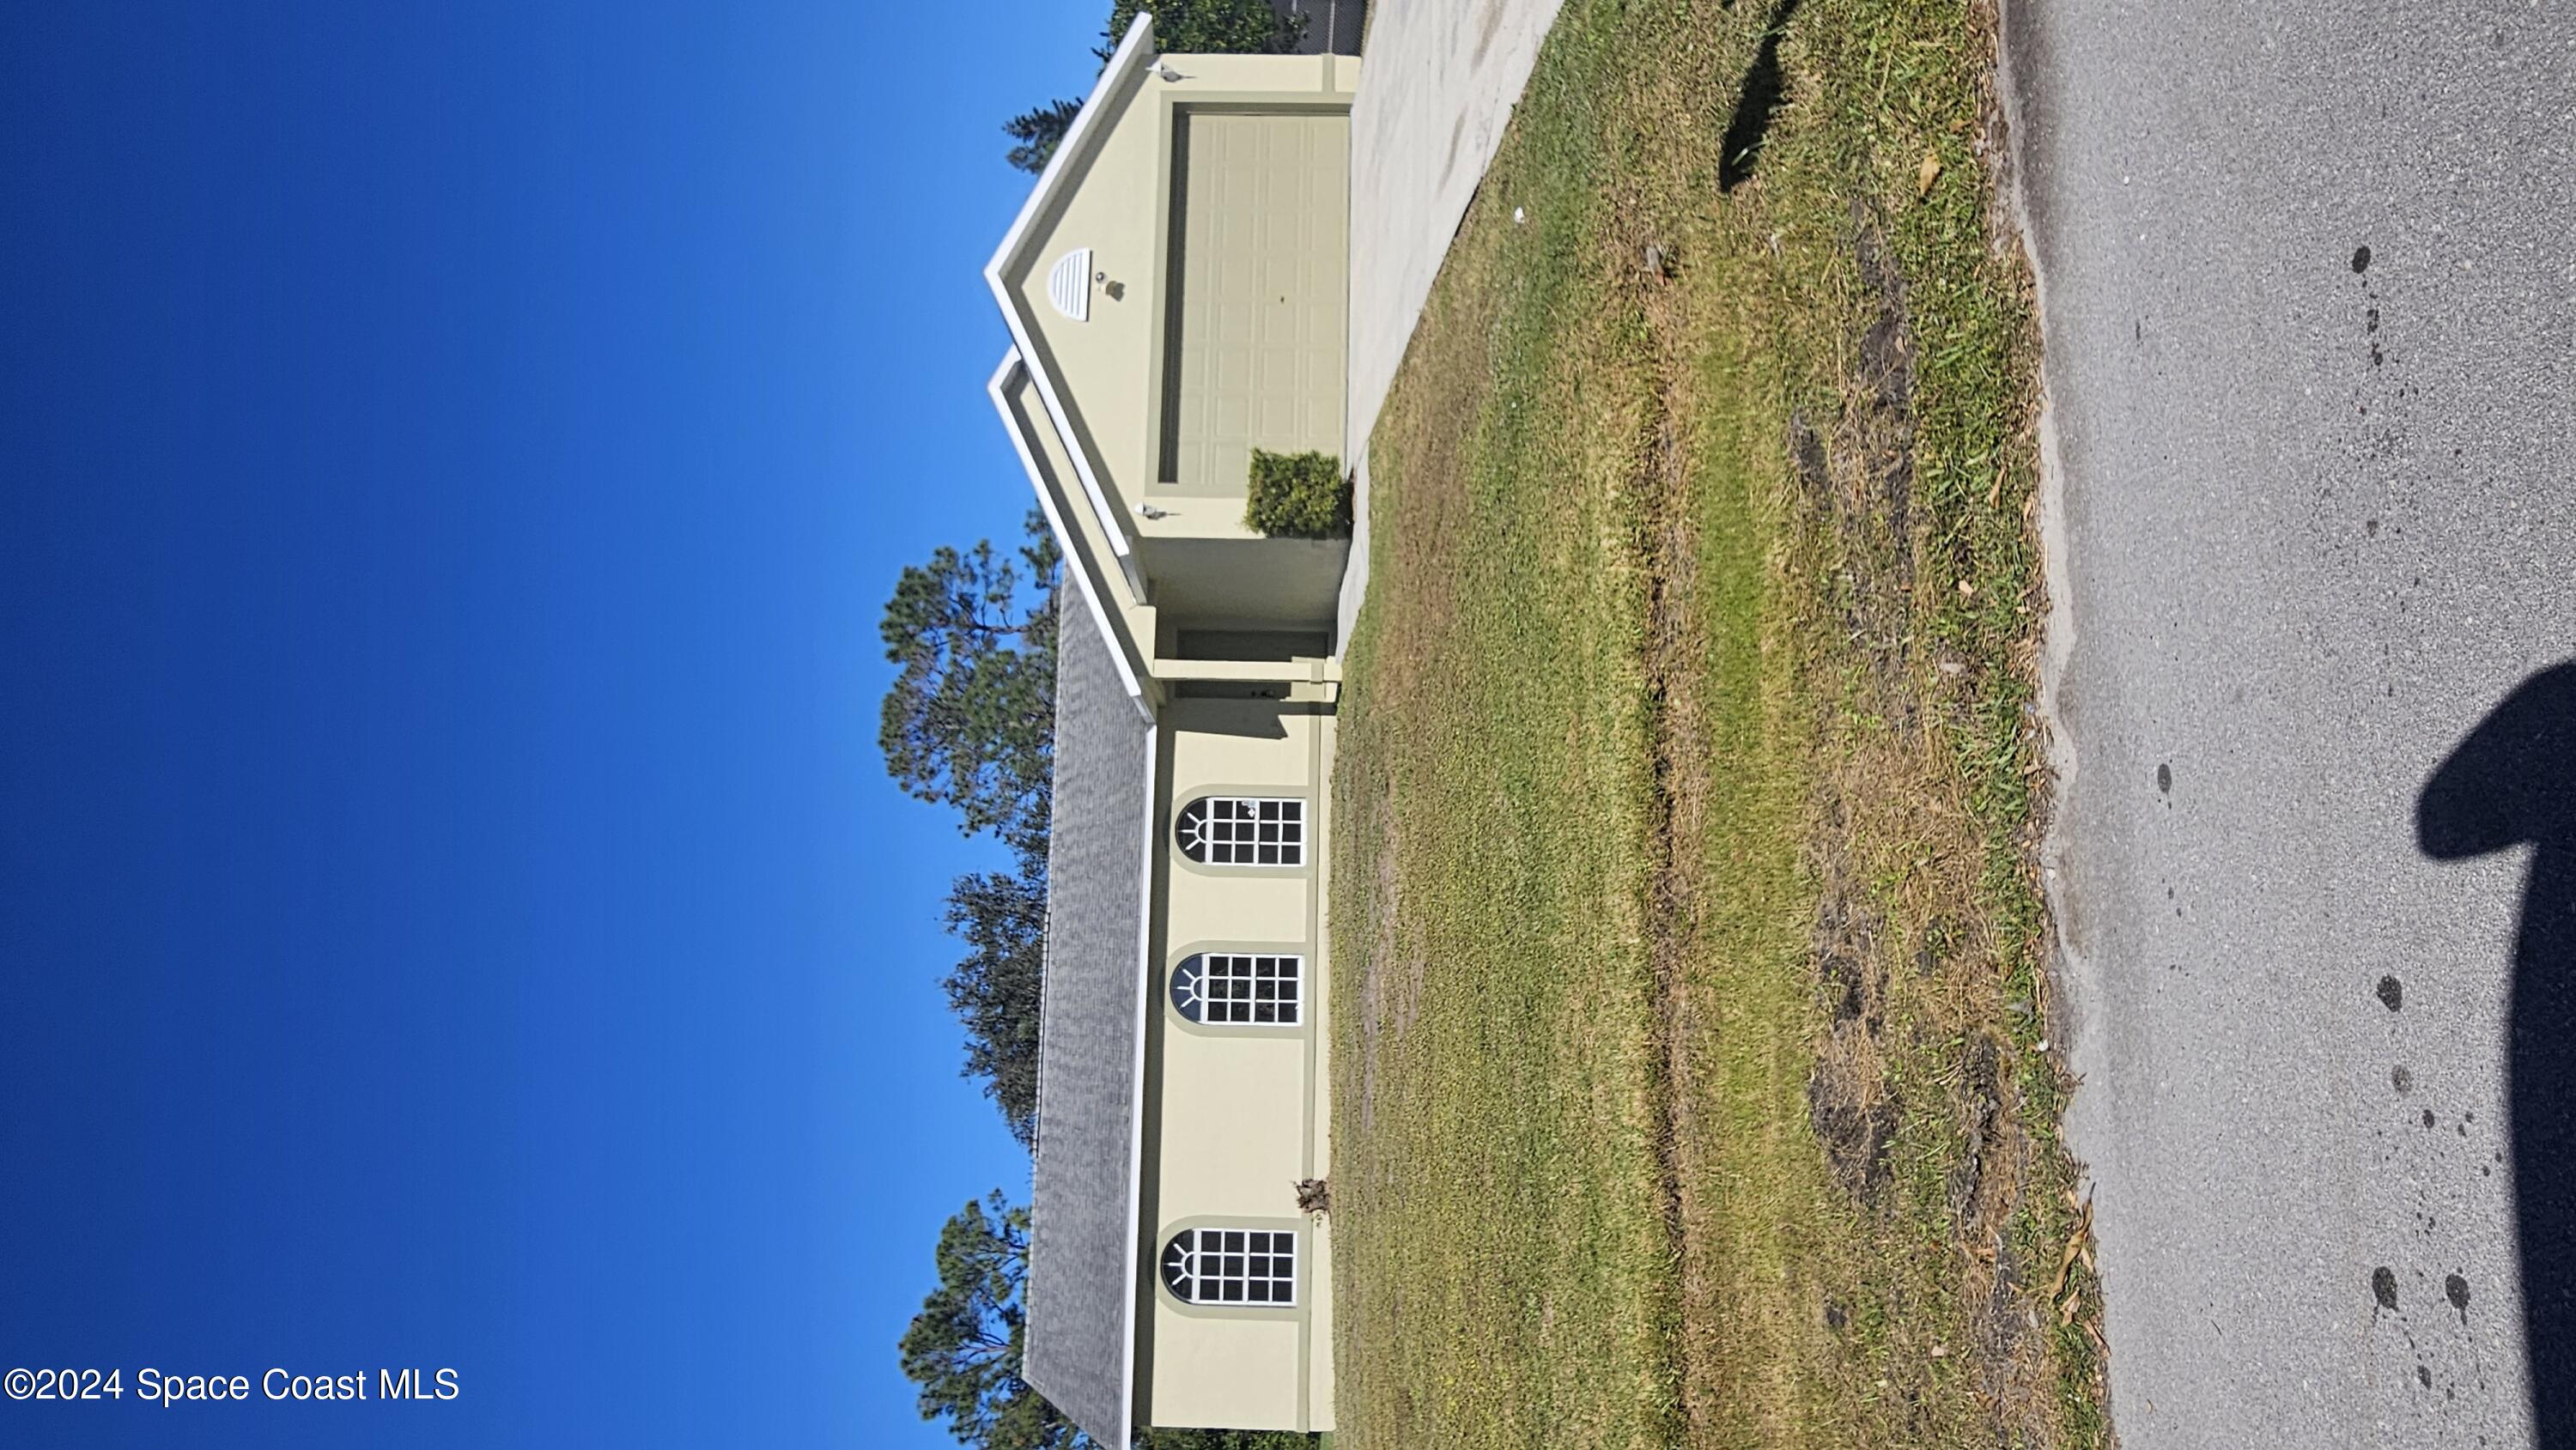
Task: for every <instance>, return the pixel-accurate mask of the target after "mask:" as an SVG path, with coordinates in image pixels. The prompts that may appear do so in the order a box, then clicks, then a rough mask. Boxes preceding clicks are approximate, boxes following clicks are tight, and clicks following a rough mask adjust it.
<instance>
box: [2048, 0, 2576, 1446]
mask: <svg viewBox="0 0 2576 1450" xmlns="http://www.w3.org/2000/svg"><path fill="white" fill-rule="evenodd" d="M2006 9H2007V15H2006V65H2007V77H2006V83H2005V92H2006V94H2007V96H2008V98H2009V102H2008V104H2009V107H2010V116H2011V120H2012V122H2013V131H2014V136H2013V141H2014V161H2015V176H2016V182H2017V186H2018V190H2019V194H2020V199H2021V204H2022V208H2023V212H2024V222H2025V226H2026V228H2027V235H2028V236H2029V238H2030V240H2031V244H2032V248H2033V253H2034V259H2035V262H2036V264H2037V267H2038V272H2039V278H2040V301H2041V313H2042V319H2043V326H2044V330H2045V336H2046V362H2045V378H2046V385H2047V390H2048V400H2049V401H2048V412H2047V420H2046V425H2045V427H2044V429H2043V434H2044V436H2043V451H2044V455H2045V458H2046V461H2047V464H2048V474H2049V483H2048V494H2049V497H2048V509H2047V513H2046V517H2045V521H2044V528H2045V530H2046V532H2047V535H2048V545H2049V556H2050V571H2051V576H2052V578H2051V592H2052V595H2053V611H2052V617H2051V620H2050V630H2049V649H2048V663H2047V668H2046V676H2047V679H2046V683H2047V689H2048V695H2049V701H2050V708H2051V712H2052V715H2053V726H2054V731H2055V744H2054V747H2053V748H2054V749H2055V751H2056V754H2057V757H2058V766H2059V771H2060V786H2059V790H2060V794H2059V810H2058V816H2057V821H2056V826H2055V830H2054V833H2053V840H2052V844H2051V850H2050V855H2051V871H2050V888H2051V894H2052V898H2053V900H2054V901H2055V903H2056V907H2057V911H2058V921H2059V928H2060V932H2061V936H2062V944H2063V948H2064V952H2063V957H2062V962H2061V970H2062V974H2063V977H2062V979H2063V980H2064V982H2065V984H2066V990H2065V992H2064V994H2063V996H2064V998H2065V1000H2064V1002H2063V1003H2062V1004H2061V1005H2062V1006H2063V1008H2064V1009H2065V1011H2066V1013H2067V1020H2066V1021H2065V1022H2064V1023H2063V1024H2062V1025H2061V1029H2060V1035H2061V1037H2062V1038H2064V1039H2065V1042H2064V1044H2063V1045H2064V1046H2065V1048H2066V1050H2068V1051H2069V1053H2070V1054H2071V1056H2070V1063H2071V1066H2072V1068H2073V1070H2074V1071H2076V1072H2077V1073H2078V1074H2079V1075H2080V1076H2081V1078H2082V1086H2081V1088H2080V1089H2079V1090H2078V1092H2077V1095H2076V1097H2075V1100H2074V1103H2073V1105H2072V1108H2071V1110H2070V1113H2069V1118H2068V1131H2069V1134H2070V1138H2071V1142H2072V1145H2073V1147H2074V1149H2075V1151H2076V1154H2077V1156H2078V1157H2079V1158H2081V1159H2083V1160H2084V1161H2085V1162H2086V1163H2087V1164H2088V1165H2089V1169H2090V1176H2091V1180H2092V1184H2093V1189H2094V1193H2095V1203H2096V1224H2097V1228H2098V1232H2099V1236H2100V1254H2101V1263H2102V1272H2103V1277H2104V1281H2105V1291H2106V1302H2107V1311H2108V1313H2107V1324H2108V1332H2109V1338H2110V1344H2111V1352H2112V1361H2111V1362H2112V1372H2111V1390H2112V1408H2113V1415H2114V1420H2115V1424H2116V1425H2117V1428H2118V1431H2119V1434H2120V1436H2121V1439H2122V1443H2123V1444H2124V1445H2125V1446H2126V1447H2128V1450H2156V1447H2164V1446H2192V1447H2200V1446H2260V1447H2264V1450H2289V1447H2303V1446H2319V1447H2325V1446H2332V1447H2348V1446H2356V1445H2391V1446H2395V1445H2405V1446H2443V1445H2460V1446H2477V1445H2494V1446H2509V1445H2518V1444H2547V1445H2562V1446H2576V1425H2571V1424H2570V1423H2568V1422H2569V1421H2571V1420H2576V1403H2571V1402H2576V1207H2571V1203H2576V1187H2571V1185H2576V1134H2571V1132H2570V1131H2569V1128H2568V1124H2569V1122H2570V1121H2571V1119H2576V1067H2571V1064H2576V1010H2571V1009H2570V1006H2569V1003H2570V1001H2571V1000H2576V985H2568V983H2569V982H2570V981H2571V979H2576V930H2571V929H2570V927H2571V925H2576V903H2571V901H2570V898H2571V897H2576V870H2572V869H2570V867H2569V864H2568V863H2569V861H2570V853H2571V852H2576V801H2572V800H2571V796H2576V787H2571V785H2570V783H2569V777H2570V775H2571V773H2576V688H2570V686H2571V685H2572V684H2576V679H2571V677H2569V676H2556V677H2548V678H2543V679H2540V680H2539V681H2538V682H2537V683H2533V684H2532V685H2531V686H2530V688H2529V689H2527V690H2524V693H2523V694H2522V695H2521V697H2520V698H2519V700H2518V701H2517V702H2516V703H2515V705H2514V706H2512V707H2511V709H2509V710H2508V711H2507V713H2506V715H2505V716H2504V717H2503V718H2502V719H2500V720H2499V721H2498V722H2497V723H2496V724H2495V725H2493V726H2492V727H2490V728H2488V729H2487V730H2485V731H2484V732H2481V733H2477V734H2475V735H2474V736H2473V732H2478V728H2479V726H2480V722H2481V721H2482V720H2484V719H2485V718H2486V717H2487V716H2488V714H2489V712H2490V711H2491V710H2494V709H2495V708H2496V707H2497V706H2498V705H2499V703H2500V702H2503V701H2505V700H2506V699H2507V697H2508V696H2510V695H2513V694H2514V693H2515V692H2516V691H2517V689H2519V688H2522V687H2524V686H2525V684H2526V682H2530V681H2533V680H2534V678H2535V676H2539V675H2541V673H2542V672H2543V671H2544V670H2546V669H2547V668H2548V667H2549V666H2552V665H2554V664H2557V663H2558V662H2560V661H2564V660H2567V659H2569V658H2570V657H2571V656H2576V11H2571V9H2570V8H2569V7H2568V6H2566V5H2563V4H2550V5H2542V4H2535V3H2514V4H2492V3H2489V4H2451V5H2432V4H2397V3H2380V4H2362V5H2354V4H2349V3H2345V4H2321V3H2317V0H2277V3H2238V4H2225V3H2216V0H2154V3H2116V4H2115V3H2093V4H2072V3H2051V0H2010V3H2009V4H2008V5H2007V7H2006ZM2464 747H2465V748H2464ZM2455 751H2459V752H2461V759H2460V761H2459V763H2457V764H2456V765H2455V766H2454V767H2453V768H2452V769H2451V770H2450V771H2449V772H2448V773H2447V774H2446V775H2445V776H2444V783H2443V785H2442V786H2440V787H2438V788H2436V789H2435V790H2433V791H2432V792H2431V793H2430V795H2429V796H2428V795H2427V794H2426V788H2427V786H2428V784H2429V783H2431V782H2432V781H2433V778H2434V775H2435V772H2436V771H2437V769H2440V768H2442V767H2443V764H2444V762H2445V761H2446V760H2447V759H2450V758H2452V756H2453V754H2454V752H2455ZM2419 810H2420V811H2421V812H2422V813H2423V819H2422V820H2421V821H2419ZM2535 842H2537V844H2534V843H2535ZM2437 856H2438V857H2440V858H2441V859H2436V857H2437ZM2534 873H2537V874H2534ZM2526 892H2528V899H2526ZM2526 917H2527V919H2526ZM2517 977H2519V981H2517ZM2517 1027H2518V1028H2519V1031H2520V1036H2519V1037H2518V1038H2517V1037H2516V1036H2515V1035H2514V1034H2515V1031H2516V1029H2517ZM2561 1029H2564V1030H2563V1031H2562V1030H2561ZM2526 1286H2528V1287H2529V1288H2531V1289H2532V1290H2533V1291H2534V1292H2533V1293H2532V1294H2530V1295H2528V1296H2527V1295H2526V1293H2525V1289H2526ZM2527 1299H2528V1301H2529V1302H2526V1301H2527ZM2535 1306H2536V1308H2537V1312H2538V1313H2539V1314H2540V1315H2541V1320H2540V1325H2541V1327H2542V1328H2543V1330H2544V1331H2546V1330H2548V1329H2549V1328H2550V1327H2551V1326H2556V1327H2557V1328H2558V1329H2561V1330H2564V1331H2566V1332H2565V1333H2564V1334H2563V1335H2557V1336H2553V1335H2551V1334H2548V1333H2544V1334H2543V1335H2541V1336H2540V1337H2539V1339H2540V1341H2541V1361H2540V1368H2539V1372H2538V1373H2537V1374H2535V1373H2534V1372H2533V1370H2532V1368H2531V1359H2530V1355H2529V1354H2528V1352H2527V1349H2528V1344H2529V1343H2530V1342H2532V1337H2531V1336H2529V1335H2527V1333H2526V1312H2527V1311H2528V1310H2531V1309H2533V1308H2534V1307H2535ZM2535 1382H2537V1383H2538V1384H2539V1385H2540V1386H2541V1387H2542V1389H2543V1391H2544V1393H2543V1394H2542V1397H2541V1399H2540V1402H2539V1404H2540V1413H2541V1415H2542V1417H2543V1422H2544V1423H2545V1424H2546V1426H2547V1428H2546V1429H2541V1428H2537V1427H2536V1424H2535V1419H2534V1408H2533V1404H2534V1402H2533V1395H2532V1390H2533V1385H2534V1384H2535Z"/></svg>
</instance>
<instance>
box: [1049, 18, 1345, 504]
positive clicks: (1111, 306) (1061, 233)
mask: <svg viewBox="0 0 2576 1450" xmlns="http://www.w3.org/2000/svg"><path fill="white" fill-rule="evenodd" d="M1166 69H1167V70H1169V71H1170V72H1171V73H1172V74H1173V75H1176V76H1178V77H1180V79H1177V80H1171V81H1166V80H1164V79H1163V78H1162V71H1163V70H1166ZM1358 83H1359V61H1358V59H1357V58H1356V57H1353V56H1335V55H1168V56H1164V57H1162V59H1161V68H1160V69H1158V68H1157V67H1155V66H1152V65H1148V66H1146V67H1144V68H1143V69H1142V70H1140V71H1139V72H1138V74H1137V76H1136V77H1135V78H1134V79H1132V80H1131V81H1130V82H1129V83H1128V84H1127V85H1125V86H1124V87H1122V88H1121V89H1120V90H1119V91H1118V92H1117V93H1115V94H1114V95H1113V96H1111V97H1107V98H1104V99H1107V100H1109V101H1110V102H1111V103H1112V104H1113V106H1114V113H1113V121H1112V124H1111V125H1110V126H1109V129H1108V130H1107V132H1106V133H1105V134H1104V135H1103V137H1102V138H1101V140H1100V142H1099V145H1098V147H1097V149H1096V150H1095V151H1094V152H1093V153H1092V154H1091V156H1090V159H1089V163H1088V165H1087V167H1086V168H1085V169H1084V171H1083V173H1082V174H1081V175H1080V176H1078V177H1073V178H1070V180H1071V181H1072V183H1073V184H1071V185H1069V186H1066V187H1064V188H1062V189H1061V191H1060V192H1059V195H1058V199H1057V201H1056V204H1055V206H1054V207H1053V208H1052V209H1051V210H1050V211H1048V212H1046V213H1042V214H1041V215H1039V216H1037V217H1036V218H1034V219H1033V221H1032V225H1031V226H1030V228H1029V230H1028V232H1027V234H1026V236H1025V237H1024V239H1023V241H1022V244H1021V246H1020V249H1019V251H1018V254H1017V255H1016V256H1015V257H1014V258H1012V259H1010V260H1009V261H1008V262H1007V263H1006V264H1005V266H1004V268H1003V272H1002V276H1001V281H1002V284H1003V285H1005V286H1006V287H1008V288H1009V289H1010V290H1011V291H1012V293H1013V294H1014V297H1015V300H1016V302H1017V304H1018V309H1019V311H1020V313H1021V315H1022V316H1023V317H1025V318H1027V319H1028V321H1029V325H1030V332H1031V338H1030V341H1031V343H1032V344H1033V346H1034V347H1035V348H1036V349H1037V350H1038V351H1039V352H1040V353H1042V354H1043V365H1045V366H1047V367H1048V368H1049V369H1050V370H1051V373H1052V375H1053V376H1054V377H1056V378H1057V379H1059V380H1060V382H1061V399H1062V401H1063V403H1064V405H1065V408H1066V412H1067V415H1068V418H1069V420H1070V421H1071V422H1072V424H1073V426H1074V428H1075V430H1076V431H1077V433H1078V434H1080V435H1082V436H1081V437H1079V438H1076V439H1073V440H1068V441H1069V442H1070V443H1071V444H1072V446H1076V447H1082V446H1086V442H1087V446H1088V447H1089V449H1090V451H1091V457H1092V459H1093V461H1094V462H1095V463H1096V464H1097V470H1096V477H1097V479H1098V481H1099V483H1100V485H1101V489H1102V492H1103V493H1104V494H1105V495H1106V496H1107V499H1106V501H1107V503H1108V504H1109V506H1110V507H1111V508H1112V509H1114V510H1117V511H1118V512H1119V513H1120V514H1121V515H1122V521H1132V520H1133V519H1134V518H1135V512H1134V511H1135V506H1136V505H1137V503H1139V502H1140V501H1143V500H1144V499H1145V498H1146V497H1147V495H1148V493H1149V489H1148V487H1147V484H1148V481H1149V480H1150V479H1151V478H1152V477H1153V476H1154V474H1155V472H1156V471H1157V467H1158V463H1159V457H1160V423H1161V405H1162V363H1163V350H1164V322H1165V317H1164V303H1165V301H1166V298H1165V296H1164V293H1165V291H1166V288H1165V286H1164V284H1163V278H1164V277H1165V275H1166V274H1167V272H1168V270H1169V260H1170V259H1169V257H1168V255H1167V253H1168V248H1169V243H1170V234H1171V213H1170V203H1171V190H1170V187H1169V185H1168V179H1169V176H1170V171H1171V157H1172V135H1173V115H1174V111H1175V108H1176V107H1182V106H1207V107H1212V108H1222V109H1224V110H1227V111H1230V112H1238V111H1258V110H1278V111H1285V110H1318V111H1324V112H1329V113H1347V112H1348V110H1349V108H1350V103H1351V98H1352V93H1353V91H1354V90H1355V89H1356V87H1357V86H1358ZM1081 247H1088V248H1090V249H1091V267H1092V270H1093V271H1094V272H1095V273H1099V274H1105V278H1106V280H1105V282H1104V283H1102V284H1100V285H1096V286H1094V287H1093V288H1092V290H1091V295H1090V305H1089V312H1090V315H1089V317H1088V319H1087V320H1085V321H1081V322H1076V321H1073V320H1071V319H1069V318H1066V317H1064V316H1062V315H1061V314H1059V313H1058V312H1057V311H1056V310H1055V308H1054V307H1053V305H1051V304H1050V303H1049V301H1048V300H1047V274H1048V271H1049V269H1050V268H1051V267H1052V266H1053V265H1054V264H1055V262H1056V260H1057V259H1058V258H1060V257H1062V256H1064V255H1065V254H1066V253H1067V252H1069V251H1072V250H1074V249H1076V248H1081ZM1036 361H1038V360H1036V359H1033V362H1036ZM1336 412H1337V413H1338V403H1337V404H1336ZM1193 512H1195V513H1196V514H1198V515H1199V516H1200V519H1201V520H1203V521H1204V522H1205V523H1207V524H1209V525H1221V527H1222V530H1223V531H1222V532H1221V533H1220V534H1219V536H1221V537H1231V536H1233V534H1234V532H1235V531H1236V530H1237V529H1239V526H1240V522H1241V520H1240V510H1236V511H1234V512H1233V513H1231V514H1228V513H1227V512H1226V511H1224V510H1216V509H1204V508H1203V509H1199V510H1194V511H1193ZM1174 522H1175V523H1176V524H1177V525H1178V528H1177V530H1176V531H1177V532H1181V533H1190V532H1194V531H1195V528H1194V526H1193V525H1192V524H1191V523H1189V522H1187V521H1185V520H1179V519H1176V520H1175V521H1174ZM1125 526H1126V527H1127V528H1128V529H1129V530H1130V532H1131V533H1132V532H1133V531H1134V528H1135V525H1134V523H1133V522H1126V523H1125ZM1167 532H1168V531H1167Z"/></svg>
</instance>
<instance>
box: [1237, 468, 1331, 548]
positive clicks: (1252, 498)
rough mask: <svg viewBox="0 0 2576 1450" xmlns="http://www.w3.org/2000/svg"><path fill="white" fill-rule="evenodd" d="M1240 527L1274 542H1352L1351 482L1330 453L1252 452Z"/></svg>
mask: <svg viewBox="0 0 2576 1450" xmlns="http://www.w3.org/2000/svg"><path fill="white" fill-rule="evenodd" d="M1243 522H1244V524H1245V525H1246V526H1247V527H1250V528H1254V529H1258V530H1259V531H1261V532H1262V533H1265V534H1268V535H1269V536H1270V537H1272V538H1274V539H1347V538H1349V537H1350V536H1351V481H1350V479H1349V477H1348V476H1346V475H1345V474H1343V472H1342V461H1341V460H1340V459H1338V458H1335V457H1334V456H1333V455H1331V454H1329V453H1265V452H1263V451H1262V450H1260V449H1258V448H1255V449H1253V450H1252V482H1251V485H1250V486H1249V487H1248V488H1247V489H1246V490H1245V491H1244V497H1243Z"/></svg>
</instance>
